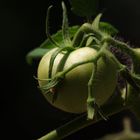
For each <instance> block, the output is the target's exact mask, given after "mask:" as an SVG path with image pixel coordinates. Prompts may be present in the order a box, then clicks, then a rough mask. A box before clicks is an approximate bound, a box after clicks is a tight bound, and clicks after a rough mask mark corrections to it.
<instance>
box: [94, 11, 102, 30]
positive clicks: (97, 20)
mask: <svg viewBox="0 0 140 140" xmlns="http://www.w3.org/2000/svg"><path fill="white" fill-rule="evenodd" d="M101 17H102V14H101V13H100V14H98V15H97V16H96V17H95V19H94V20H93V22H92V27H93V29H94V30H99V23H100V20H101Z"/></svg>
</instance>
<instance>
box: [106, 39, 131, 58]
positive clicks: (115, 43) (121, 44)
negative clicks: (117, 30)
mask: <svg viewBox="0 0 140 140" xmlns="http://www.w3.org/2000/svg"><path fill="white" fill-rule="evenodd" d="M104 41H107V42H108V43H109V44H112V45H113V46H116V47H117V48H119V49H120V50H121V51H122V52H125V53H127V54H128V55H129V56H131V57H133V56H134V51H133V48H130V47H129V46H128V45H127V44H126V43H124V42H121V41H119V40H116V39H114V38H112V37H107V38H106V39H104Z"/></svg>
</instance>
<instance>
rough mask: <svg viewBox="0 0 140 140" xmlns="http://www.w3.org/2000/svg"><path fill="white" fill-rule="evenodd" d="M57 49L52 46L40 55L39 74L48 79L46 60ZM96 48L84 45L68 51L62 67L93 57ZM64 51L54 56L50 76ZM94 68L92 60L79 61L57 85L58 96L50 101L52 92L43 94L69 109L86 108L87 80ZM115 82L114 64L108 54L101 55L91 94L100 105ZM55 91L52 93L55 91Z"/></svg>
mask: <svg viewBox="0 0 140 140" xmlns="http://www.w3.org/2000/svg"><path fill="white" fill-rule="evenodd" d="M55 50H56V48H55V49H53V50H51V51H50V52H48V53H47V54H46V55H44V56H43V58H42V59H41V61H40V63H39V66H38V78H39V79H47V78H48V71H49V61H50V58H51V55H52V54H53V52H54V51H55ZM96 54H97V51H96V50H95V49H93V48H89V47H83V48H80V49H77V50H75V51H73V52H71V53H70V55H69V56H68V58H67V60H66V63H65V66H64V70H65V69H67V68H69V67H70V66H72V65H73V64H75V63H77V62H82V61H85V60H88V59H91V58H93V57H94V56H95V55H96ZM63 55H64V54H62V53H61V54H58V55H57V57H56V58H55V61H54V65H53V69H52V77H53V76H55V74H56V69H57V66H58V64H59V62H60V60H61V59H62V57H63ZM92 70H93V63H87V64H83V65H80V66H78V67H76V68H74V69H73V70H71V71H70V72H68V73H67V74H66V75H65V79H64V81H63V83H62V84H61V85H60V86H59V87H58V89H57V94H58V97H57V100H56V101H55V102H54V103H52V98H53V94H46V95H45V97H46V99H47V100H48V102H49V103H50V104H52V105H53V106H55V107H57V108H59V109H61V110H63V111H66V112H71V113H83V112H85V111H86V110H87V104H86V101H87V97H88V81H89V79H90V76H91V73H92ZM45 84H47V83H46V81H39V86H40V87H41V86H43V85H45ZM116 84H117V68H116V65H115V64H114V62H113V61H111V60H110V59H109V58H107V59H106V60H104V59H103V58H100V59H99V61H98V63H97V73H96V75H95V80H94V86H93V97H94V98H95V101H96V103H97V104H98V105H99V106H100V105H103V104H104V103H105V102H106V101H107V100H108V99H109V97H110V96H111V95H112V94H113V92H114V90H115V87H116ZM54 94H55V93H54Z"/></svg>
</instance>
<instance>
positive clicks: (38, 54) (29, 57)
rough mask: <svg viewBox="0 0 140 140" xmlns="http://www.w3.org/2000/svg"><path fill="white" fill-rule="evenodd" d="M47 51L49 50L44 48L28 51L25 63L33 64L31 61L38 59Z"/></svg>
mask: <svg viewBox="0 0 140 140" xmlns="http://www.w3.org/2000/svg"><path fill="white" fill-rule="evenodd" d="M49 50H50V49H46V48H36V49H34V50H32V51H30V52H29V53H28V54H27V55H26V61H27V63H28V64H32V63H33V59H40V58H41V57H42V56H43V55H44V54H45V53H47V52H48V51H49Z"/></svg>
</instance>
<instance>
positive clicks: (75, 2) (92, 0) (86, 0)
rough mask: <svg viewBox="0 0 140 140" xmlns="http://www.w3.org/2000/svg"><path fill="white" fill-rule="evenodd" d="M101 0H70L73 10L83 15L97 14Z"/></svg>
mask: <svg viewBox="0 0 140 140" xmlns="http://www.w3.org/2000/svg"><path fill="white" fill-rule="evenodd" d="M98 1H99V0H70V3H71V6H72V11H73V12H74V13H75V14H76V15H78V16H81V17H91V16H95V15H96V13H97V8H98Z"/></svg>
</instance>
